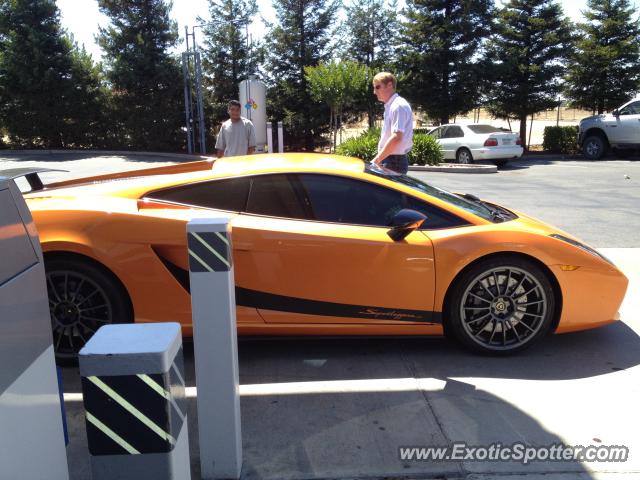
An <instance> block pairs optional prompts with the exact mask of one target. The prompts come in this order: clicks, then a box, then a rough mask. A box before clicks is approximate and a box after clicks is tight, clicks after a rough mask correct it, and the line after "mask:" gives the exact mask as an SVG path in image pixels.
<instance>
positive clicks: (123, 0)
mask: <svg viewBox="0 0 640 480" xmlns="http://www.w3.org/2000/svg"><path fill="white" fill-rule="evenodd" d="M98 5H99V7H100V11H101V12H102V13H104V14H105V15H107V16H108V17H110V19H111V24H110V25H109V26H108V27H107V28H104V29H103V28H101V29H100V34H99V36H98V43H99V45H100V46H101V47H102V48H103V50H104V52H105V61H106V66H107V78H108V79H109V82H110V84H111V86H112V88H113V92H114V108H115V118H114V120H115V121H116V122H117V126H118V128H119V139H120V142H121V145H122V146H123V147H126V148H132V149H139V150H165V151H175V150H179V149H183V148H184V144H185V138H184V133H183V131H182V127H183V123H184V103H183V102H184V98H183V81H182V74H181V70H180V66H179V64H178V61H177V59H176V58H174V57H173V56H171V55H170V54H169V53H168V50H169V49H170V48H171V47H173V46H175V45H176V43H177V41H178V28H177V25H176V23H175V22H174V21H172V20H171V19H170V18H169V12H170V10H171V3H170V2H167V1H165V0H99V1H98Z"/></svg>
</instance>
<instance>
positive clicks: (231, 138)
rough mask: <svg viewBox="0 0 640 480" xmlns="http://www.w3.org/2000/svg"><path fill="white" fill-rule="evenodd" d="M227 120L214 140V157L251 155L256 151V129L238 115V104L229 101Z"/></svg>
mask: <svg viewBox="0 0 640 480" xmlns="http://www.w3.org/2000/svg"><path fill="white" fill-rule="evenodd" d="M227 113H228V114H229V120H227V121H226V122H224V123H223V124H222V127H220V132H219V133H218V138H217V139H216V155H217V156H218V158H221V157H235V156H238V155H251V154H252V153H253V152H254V151H255V149H256V129H255V128H254V126H253V123H251V120H249V119H247V118H244V117H242V116H241V115H240V102H239V101H237V100H231V101H230V102H229V103H228V105H227Z"/></svg>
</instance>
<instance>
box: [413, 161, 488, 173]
mask: <svg viewBox="0 0 640 480" xmlns="http://www.w3.org/2000/svg"><path fill="white" fill-rule="evenodd" d="M409 170H411V171H416V172H443V173H497V172H498V167H496V166H495V165H484V164H480V163H478V164H471V165H464V164H459V163H441V164H440V165H409Z"/></svg>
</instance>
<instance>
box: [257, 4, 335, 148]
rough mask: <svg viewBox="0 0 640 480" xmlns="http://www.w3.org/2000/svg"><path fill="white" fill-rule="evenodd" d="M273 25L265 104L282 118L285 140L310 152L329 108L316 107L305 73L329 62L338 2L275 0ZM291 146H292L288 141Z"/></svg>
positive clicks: (271, 26)
mask: <svg viewBox="0 0 640 480" xmlns="http://www.w3.org/2000/svg"><path fill="white" fill-rule="evenodd" d="M273 6H274V9H275V12H276V22H275V23H274V24H271V25H270V31H269V33H268V35H267V43H266V51H267V72H268V77H267V80H268V82H269V84H270V89H269V95H268V98H269V100H268V103H269V107H270V109H269V110H270V111H271V112H272V115H273V116H275V117H276V118H284V124H285V127H286V129H287V134H288V137H289V138H293V140H294V143H295V142H296V141H297V142H298V143H299V145H294V147H303V148H307V149H313V146H314V139H316V138H318V136H319V135H320V134H321V132H322V128H323V125H324V124H325V122H324V119H326V118H327V116H328V112H327V107H326V106H324V105H323V104H321V103H317V102H314V101H313V100H312V98H311V94H310V92H309V90H308V89H307V80H306V77H305V71H304V68H305V67H308V66H315V65H317V64H318V63H320V62H322V61H326V60H328V59H329V57H330V55H331V50H332V48H331V47H332V45H331V43H330V41H331V33H332V25H333V22H334V20H335V14H336V10H337V8H338V3H337V0H329V1H327V0H274V3H273ZM289 143H291V142H289Z"/></svg>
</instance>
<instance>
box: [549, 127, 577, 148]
mask: <svg viewBox="0 0 640 480" xmlns="http://www.w3.org/2000/svg"><path fill="white" fill-rule="evenodd" d="M577 138H578V127H577V126H572V127H544V138H543V140H542V148H543V149H544V150H545V151H548V152H553V153H577V152H578V140H577Z"/></svg>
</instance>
